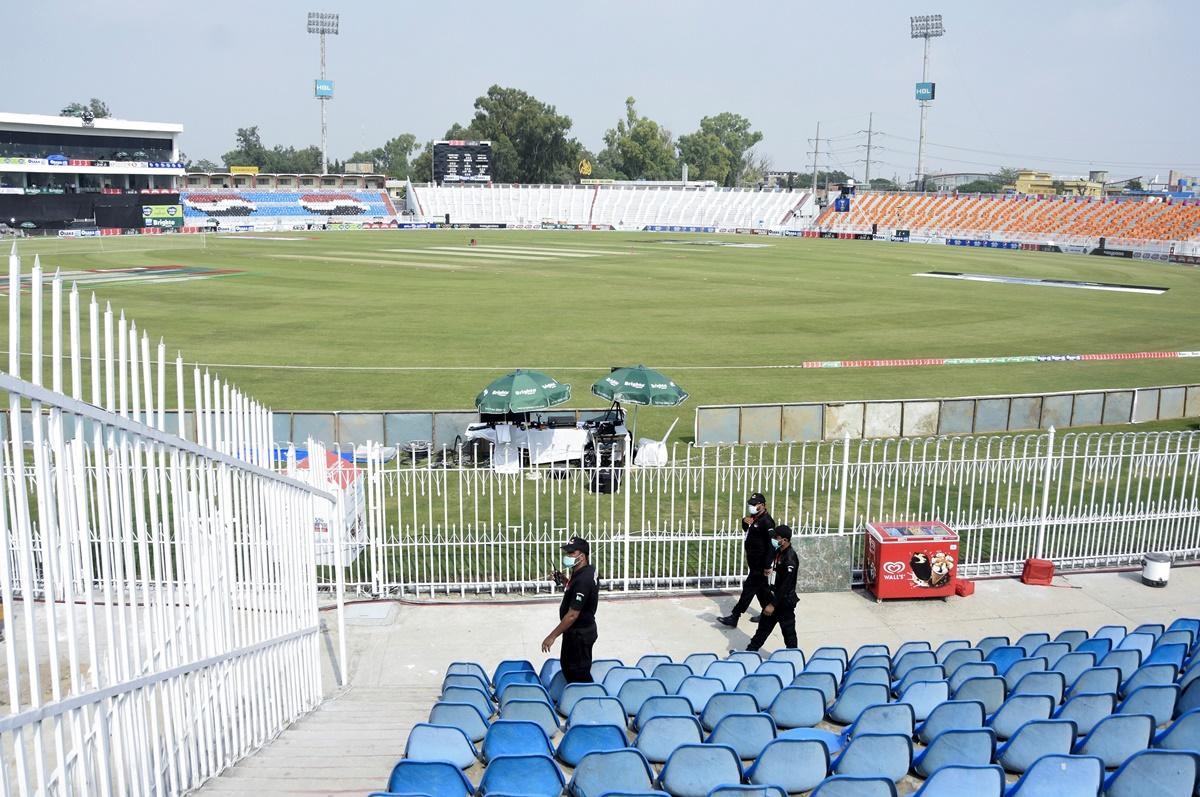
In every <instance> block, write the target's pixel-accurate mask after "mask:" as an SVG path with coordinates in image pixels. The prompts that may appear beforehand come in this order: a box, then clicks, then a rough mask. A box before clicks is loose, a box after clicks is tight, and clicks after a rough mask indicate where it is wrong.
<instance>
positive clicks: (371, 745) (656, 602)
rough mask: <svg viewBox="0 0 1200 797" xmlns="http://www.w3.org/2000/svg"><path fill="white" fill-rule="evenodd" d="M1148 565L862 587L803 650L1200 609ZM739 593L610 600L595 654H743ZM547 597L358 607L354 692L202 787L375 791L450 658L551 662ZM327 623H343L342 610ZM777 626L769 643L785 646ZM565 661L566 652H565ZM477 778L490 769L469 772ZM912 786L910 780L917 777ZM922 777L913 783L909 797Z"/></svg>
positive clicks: (807, 606) (819, 608) (1198, 592)
mask: <svg viewBox="0 0 1200 797" xmlns="http://www.w3.org/2000/svg"><path fill="white" fill-rule="evenodd" d="M1139 575H1140V574H1138V573H1105V574H1095V575H1074V576H1068V577H1060V578H1057V579H1055V584H1057V585H1061V586H1060V587H1053V588H1051V587H1028V586H1025V585H1023V584H1021V583H1020V582H1019V581H1016V580H1012V579H1005V580H996V581H980V582H977V585H976V592H975V594H974V595H973V596H972V597H969V598H951V599H949V600H948V601H946V602H943V601H940V600H932V601H897V602H888V603H884V604H876V603H875V602H874V600H873V599H870V598H868V597H866V596H864V594H863V593H862V592H860V591H856V592H846V593H825V594H816V595H803V596H801V601H800V607H799V609H798V614H799V622H798V623H797V628H798V630H799V642H800V647H801V648H803V649H804V650H806V651H811V650H812V649H814V648H815V647H817V646H819V645H841V646H844V647H847V648H849V649H850V650H851V651H853V649H854V648H856V647H858V646H859V645H862V644H866V643H884V644H887V645H890V646H891V647H892V649H893V650H894V649H895V647H896V646H897V645H899V644H900V643H901V642H904V641H907V640H913V639H926V640H929V641H930V642H931V643H933V644H934V646H935V647H936V645H937V644H938V643H940V642H942V641H944V640H947V639H969V640H971V641H972V642H974V641H977V640H978V639H979V638H980V637H983V636H988V635H993V634H999V635H1007V636H1009V637H1011V638H1013V639H1015V638H1017V637H1019V636H1020V635H1021V634H1023V633H1025V632H1027V631H1046V632H1049V633H1050V634H1051V636H1053V635H1054V634H1055V633H1057V632H1058V631H1061V630H1064V629H1067V628H1084V629H1088V630H1095V629H1096V628H1098V627H1099V626H1101V625H1105V624H1109V623H1115V624H1121V625H1126V626H1130V627H1132V626H1135V625H1137V624H1139V623H1143V622H1160V623H1164V624H1168V623H1170V622H1171V620H1173V619H1175V618H1176V617H1200V567H1186V568H1175V569H1174V570H1173V572H1172V575H1171V583H1170V585H1169V586H1168V587H1167V588H1166V589H1151V588H1148V587H1145V586H1143V585H1142V584H1141V582H1140V580H1139ZM732 603H733V597H732V596H731V595H727V594H718V595H695V596H689V597H671V598H620V597H618V596H616V595H609V594H606V595H603V596H602V597H601V610H600V613H599V615H598V622H599V626H600V640H599V642H597V644H596V650H595V656H596V658H619V659H622V660H624V661H626V662H630V663H632V662H634V661H636V660H637V659H638V657H639V656H641V655H643V654H645V653H652V652H653V653H666V654H669V655H671V656H672V657H674V658H676V659H677V660H678V659H679V658H681V657H683V656H685V655H687V654H688V653H694V652H696V651H714V652H717V653H723V652H724V651H726V650H728V649H730V648H744V647H745V645H746V643H747V641H748V640H749V634H750V633H752V632H753V629H754V626H752V625H751V624H750V623H748V622H746V621H745V620H743V622H742V625H741V627H739V628H737V629H734V630H728V629H725V628H724V627H722V626H719V625H717V624H716V622H715V620H716V618H717V617H718V616H719V615H720V614H722V613H724V612H725V611H727V610H728V608H729V606H731V605H732ZM556 608H557V607H556V605H555V604H552V603H548V602H546V601H534V602H528V603H502V602H499V601H491V600H481V601H479V602H475V603H465V604H464V603H453V604H411V603H405V604H401V603H396V602H381V603H363V604H357V605H354V606H350V607H348V609H347V617H348V632H347V633H348V636H347V641H348V646H349V651H350V653H349V656H350V682H351V686H350V687H348V688H347V689H346V690H344V691H343V692H341V693H340V694H337V695H335V696H334V697H332V698H331V699H329V700H327V701H326V702H325V704H324V705H322V706H321V708H320V709H318V710H317V711H315V712H314V713H313V714H312V715H310V716H308V717H306V718H305V719H303V720H302V721H300V722H299V723H297V724H296V726H295V727H293V728H291V729H289V730H288V731H286V732H285V733H284V734H283V735H282V736H281V737H280V738H279V739H277V740H275V741H274V742H272V743H271V744H269V745H268V746H267V747H265V748H264V749H263V750H261V751H260V752H259V753H258V754H257V755H254V756H251V757H250V758H248V759H246V760H245V761H243V762H241V763H240V764H238V765H237V766H235V767H233V768H231V769H230V770H228V771H227V772H225V773H224V774H223V775H222V776H221V777H219V778H216V779H214V780H212V781H210V782H209V783H208V784H206V785H205V786H204V787H203V788H202V789H201V790H200V792H199V793H200V794H202V795H206V797H207V796H210V795H211V796H214V797H215V796H216V795H249V794H254V795H260V796H262V797H265V796H266V795H346V794H360V795H365V794H367V793H369V792H371V791H373V790H381V789H383V788H384V787H385V785H386V783H387V778H388V773H389V772H390V771H391V767H392V765H393V764H394V763H395V762H396V760H397V759H399V758H400V756H401V754H402V752H403V750H404V742H405V739H406V738H407V735H408V730H409V728H411V727H412V725H413V724H414V723H417V722H422V721H424V720H425V719H426V718H427V717H428V714H429V708H430V706H431V705H432V704H433V703H434V701H435V700H436V699H437V695H438V689H439V687H440V685H441V681H442V677H443V675H444V673H445V670H446V667H447V665H448V664H449V663H450V662H452V661H459V660H472V661H478V662H480V663H481V664H483V665H484V667H485V668H487V669H488V670H489V671H491V669H492V668H493V667H495V665H496V664H497V663H498V662H499V661H501V660H502V659H521V658H524V659H530V660H531V661H533V662H534V663H535V665H540V663H541V662H542V660H543V659H544V658H545V656H544V655H543V654H542V653H541V651H540V650H539V645H540V643H541V640H542V639H543V638H544V637H545V635H546V634H547V633H548V632H549V631H550V630H551V629H552V628H553V627H554V624H555V622H556V620H557V612H556ZM324 619H325V620H326V622H327V623H330V624H332V623H333V615H332V613H326V614H325V616H324ZM782 645H783V641H782V639H781V638H780V637H779V633H778V631H776V633H775V636H774V637H773V638H772V639H771V640H769V641H768V644H767V648H768V649H773V648H775V647H782ZM554 653H555V655H557V647H556V649H555V651H554ZM472 775H474V777H472V780H473V781H474V782H478V775H477V773H474V772H471V771H469V772H468V776H472ZM906 780H907V779H906ZM913 785H914V784H911V783H902V784H901V791H902V792H904V791H909V790H911V787H912V786H913Z"/></svg>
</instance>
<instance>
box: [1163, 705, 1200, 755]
mask: <svg viewBox="0 0 1200 797" xmlns="http://www.w3.org/2000/svg"><path fill="white" fill-rule="evenodd" d="M1154 746H1155V747H1160V748H1162V749H1164V750H1192V751H1196V750H1200V709H1192V710H1191V711H1188V712H1187V713H1185V714H1183V715H1182V716H1180V717H1179V719H1177V720H1175V721H1174V722H1173V723H1171V726H1170V727H1169V728H1166V729H1165V730H1163V731H1160V732H1159V733H1157V734H1156V735H1155V737H1154Z"/></svg>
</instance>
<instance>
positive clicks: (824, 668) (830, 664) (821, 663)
mask: <svg viewBox="0 0 1200 797" xmlns="http://www.w3.org/2000/svg"><path fill="white" fill-rule="evenodd" d="M809 673H829V674H830V675H832V676H833V679H834V683H835V684H840V683H841V682H842V676H843V675H845V674H846V665H845V664H844V663H843V662H842V661H841V660H839V659H818V658H812V659H809V660H808V664H807V665H805V667H804V672H803V673H801V675H807V674H809ZM796 677H797V678H799V677H800V676H799V675H797V676H796ZM793 683H794V682H793Z"/></svg>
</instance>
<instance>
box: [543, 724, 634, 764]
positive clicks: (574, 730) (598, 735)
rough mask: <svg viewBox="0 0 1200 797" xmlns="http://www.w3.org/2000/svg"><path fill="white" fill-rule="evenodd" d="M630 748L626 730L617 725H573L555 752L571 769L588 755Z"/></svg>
mask: <svg viewBox="0 0 1200 797" xmlns="http://www.w3.org/2000/svg"><path fill="white" fill-rule="evenodd" d="M628 746H629V740H628V739H627V738H626V736H625V729H624V728H623V727H621V728H618V727H617V726H616V725H572V726H571V727H570V728H567V732H566V733H564V734H563V738H562V741H560V742H559V743H558V749H557V750H555V751H554V754H555V756H557V757H558V760H559V761H561V762H563V763H564V764H566V765H567V766H569V767H574V766H578V764H579V762H580V761H581V760H582V759H583V757H584V756H585V755H587V754H588V753H594V752H597V751H608V750H620V749H622V748H625V747H628Z"/></svg>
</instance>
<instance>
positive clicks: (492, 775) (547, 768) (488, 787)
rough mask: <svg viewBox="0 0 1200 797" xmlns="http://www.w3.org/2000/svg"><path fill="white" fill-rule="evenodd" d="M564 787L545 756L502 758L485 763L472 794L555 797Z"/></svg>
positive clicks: (552, 762) (553, 766) (561, 774)
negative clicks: (485, 765) (480, 777)
mask: <svg viewBox="0 0 1200 797" xmlns="http://www.w3.org/2000/svg"><path fill="white" fill-rule="evenodd" d="M566 784H567V781H566V778H564V777H563V773H562V770H561V769H559V768H558V764H556V763H554V759H553V758H551V757H550V756H548V755H502V756H497V757H496V758H493V759H492V760H491V761H489V762H488V765H487V769H485V770H484V771H483V778H482V779H481V780H480V781H479V788H478V789H477V790H476V791H475V794H476V797H486V796H487V795H490V794H520V795H522V796H523V797H524V796H525V795H528V797H559V795H561V794H562V790H563V786H565V785H566Z"/></svg>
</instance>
